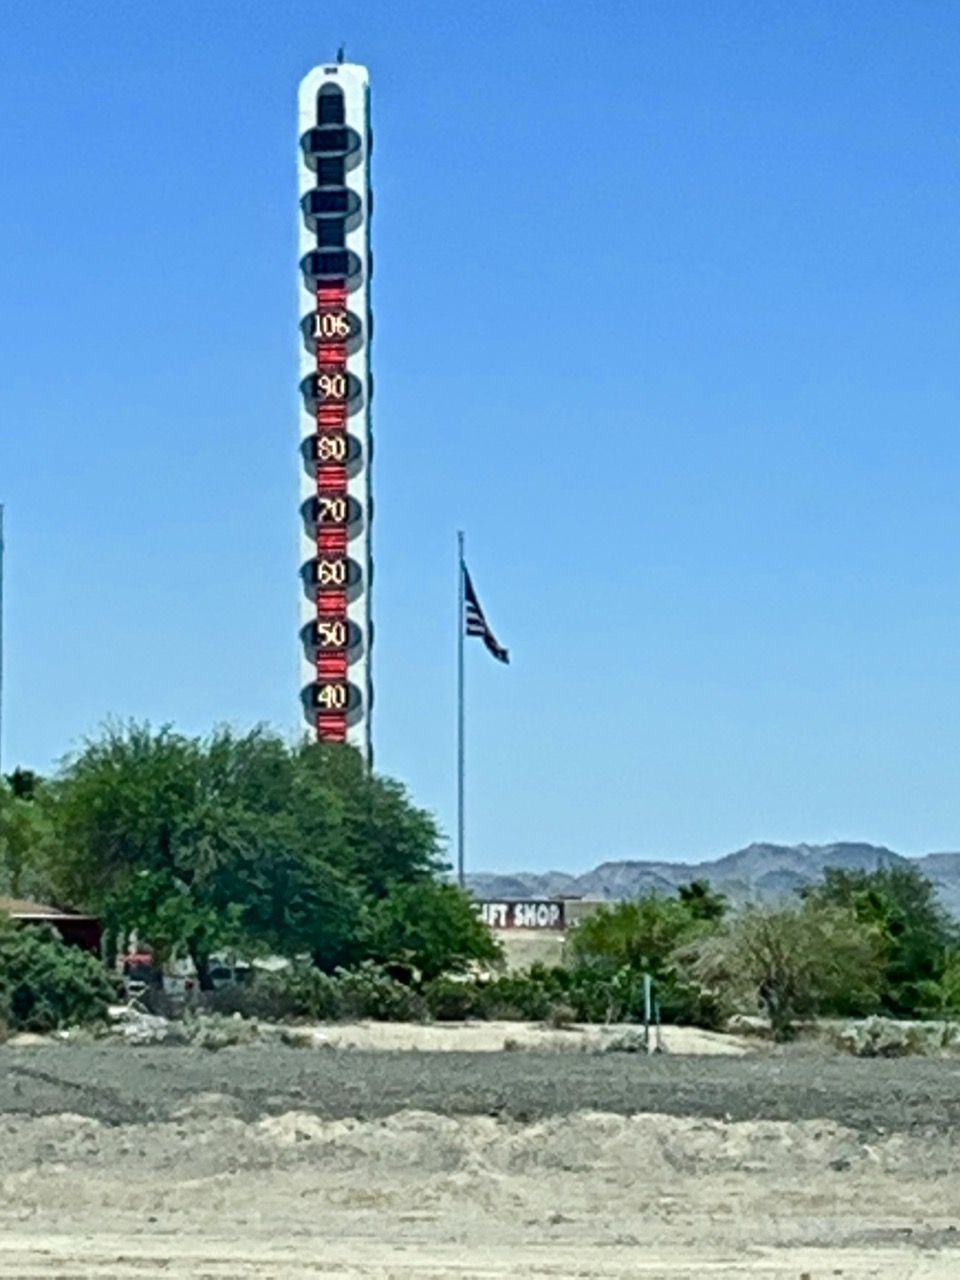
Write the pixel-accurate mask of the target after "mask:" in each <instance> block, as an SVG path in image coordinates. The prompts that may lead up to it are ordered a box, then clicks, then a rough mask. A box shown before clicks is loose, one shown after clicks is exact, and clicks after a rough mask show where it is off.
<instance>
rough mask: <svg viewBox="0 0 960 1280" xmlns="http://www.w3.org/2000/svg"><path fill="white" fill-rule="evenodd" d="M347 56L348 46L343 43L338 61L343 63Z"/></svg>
mask: <svg viewBox="0 0 960 1280" xmlns="http://www.w3.org/2000/svg"><path fill="white" fill-rule="evenodd" d="M346 56H347V46H346V45H345V44H342V45H341V46H340V48H339V49H338V50H337V62H339V63H342V62H343V60H344V58H345V57H346Z"/></svg>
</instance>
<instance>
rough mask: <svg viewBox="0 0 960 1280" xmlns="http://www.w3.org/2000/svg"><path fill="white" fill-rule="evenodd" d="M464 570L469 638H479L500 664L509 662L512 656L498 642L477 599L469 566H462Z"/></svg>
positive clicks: (464, 597) (464, 595) (466, 620)
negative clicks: (468, 569)
mask: <svg viewBox="0 0 960 1280" xmlns="http://www.w3.org/2000/svg"><path fill="white" fill-rule="evenodd" d="M462 570H463V599H464V624H465V626H466V631H467V635H468V636H479V637H480V638H481V640H482V641H483V643H484V644H485V645H486V646H487V648H488V649H489V650H490V652H491V653H492V654H493V656H494V657H495V658H496V659H497V661H498V662H509V661H510V654H509V653H508V652H507V650H506V649H504V647H503V645H502V644H500V643H499V642H498V641H497V637H496V636H495V635H494V634H493V632H492V631H491V630H490V625H489V623H488V622H487V620H486V618H485V617H484V615H483V610H482V609H481V608H480V601H479V600H478V599H477V593H476V592H475V591H474V589H473V583H472V582H471V581H470V574H469V573H468V572H467V566H466V565H462Z"/></svg>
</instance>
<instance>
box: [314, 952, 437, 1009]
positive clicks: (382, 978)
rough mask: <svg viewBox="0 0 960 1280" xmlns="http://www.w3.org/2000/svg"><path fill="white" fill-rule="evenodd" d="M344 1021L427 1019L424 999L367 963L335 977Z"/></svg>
mask: <svg viewBox="0 0 960 1280" xmlns="http://www.w3.org/2000/svg"><path fill="white" fill-rule="evenodd" d="M334 981H335V983H336V994H337V999H338V1001H339V1007H340V1009H339V1014H338V1015H337V1016H338V1017H340V1018H345V1019H350V1018H375V1019H377V1020H378V1021H380V1022H417V1021H420V1020H421V1019H422V1018H424V1017H425V1016H426V1012H427V1006H426V1002H425V1000H424V999H423V997H422V996H421V995H420V994H419V992H417V991H415V990H414V989H413V988H412V987H409V986H406V985H405V984H404V983H402V982H398V981H397V979H396V978H392V977H391V976H390V974H388V973H386V972H385V971H384V970H383V969H382V968H381V967H380V966H379V965H376V964H374V963H373V962H372V961H366V962H364V963H363V964H361V965H358V966H357V968H355V969H338V970H336V973H335V974H334Z"/></svg>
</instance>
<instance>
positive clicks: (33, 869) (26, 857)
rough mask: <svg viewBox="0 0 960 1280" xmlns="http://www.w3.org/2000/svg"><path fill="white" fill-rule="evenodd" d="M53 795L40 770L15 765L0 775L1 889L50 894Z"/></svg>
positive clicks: (16, 893) (44, 896)
mask: <svg viewBox="0 0 960 1280" xmlns="http://www.w3.org/2000/svg"><path fill="white" fill-rule="evenodd" d="M51 835H52V824H51V818H50V798H49V796H48V794H47V792H46V789H45V788H44V787H43V784H42V780H41V779H40V778H39V777H38V775H37V774H35V773H31V772H30V771H29V770H26V769H16V770H14V772H13V773H11V774H9V775H8V776H7V777H6V778H5V779H0V893H2V894H8V895H9V896H10V897H13V898H28V897H29V898H41V899H44V900H45V899H48V898H49V897H50V892H51V885H50V880H49V875H48V861H49V856H50V841H51Z"/></svg>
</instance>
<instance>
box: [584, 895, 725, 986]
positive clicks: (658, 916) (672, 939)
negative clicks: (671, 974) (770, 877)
mask: <svg viewBox="0 0 960 1280" xmlns="http://www.w3.org/2000/svg"><path fill="white" fill-rule="evenodd" d="M725 910H726V902H725V899H724V898H723V896H722V895H721V894H718V893H714V891H713V890H712V889H711V888H710V885H709V883H708V882H707V881H705V880H694V881H693V882H692V883H691V884H688V885H682V886H681V887H680V888H679V890H678V891H677V894H676V896H675V897H665V896H664V895H662V894H655V893H646V894H643V895H641V896H640V897H639V898H633V899H629V900H626V901H624V902H618V903H616V904H615V905H613V906H609V907H602V908H601V909H600V910H599V911H598V912H597V913H596V914H595V915H592V916H587V918H586V919H585V920H582V921H581V922H580V924H579V925H578V926H577V928H576V930H575V931H574V932H573V935H572V939H571V944H570V950H571V953H572V955H573V958H574V960H575V962H576V963H578V964H599V965H603V966H606V967H607V968H610V969H614V970H615V969H620V968H622V967H624V966H627V967H628V968H630V969H633V970H636V971H637V972H639V973H650V974H653V975H654V976H655V977H661V978H662V977H663V976H664V975H665V974H666V973H667V972H668V971H669V970H671V969H672V966H673V956H674V953H675V951H676V949H677V947H678V946H679V945H680V944H681V943H683V942H685V941H686V940H688V939H689V938H691V937H693V936H694V935H696V934H700V933H703V932H709V931H710V930H711V929H712V928H715V927H716V925H717V923H718V922H719V921H720V920H722V918H723V916H724V912H725Z"/></svg>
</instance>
